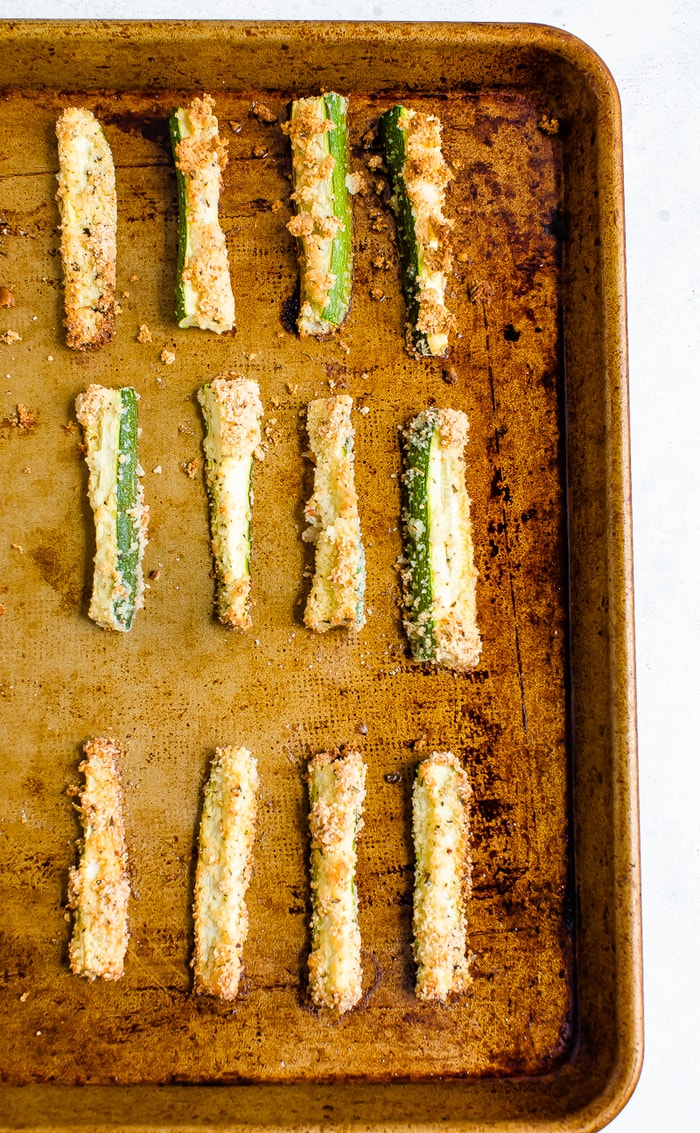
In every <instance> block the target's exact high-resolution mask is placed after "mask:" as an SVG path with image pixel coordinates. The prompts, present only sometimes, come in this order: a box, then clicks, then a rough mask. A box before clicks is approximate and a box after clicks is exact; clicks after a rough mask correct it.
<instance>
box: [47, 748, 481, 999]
mask: <svg viewBox="0 0 700 1133" xmlns="http://www.w3.org/2000/svg"><path fill="white" fill-rule="evenodd" d="M85 757H86V758H85V760H84V761H83V762H82V763H81V765H80V770H81V771H83V772H84V776H85V783H84V787H83V789H82V791H80V796H79V806H78V810H79V813H80V817H81V821H82V825H83V830H84V833H83V838H82V842H81V853H80V861H79V864H78V866H77V867H75V868H73V869H71V870H70V880H69V894H68V904H69V907H70V908H71V909H72V910H73V916H74V921H73V934H72V938H71V942H70V947H69V960H70V966H71V969H72V971H73V972H74V973H75V974H76V975H80V976H85V977H86V978H87V979H89V980H95V979H97V978H102V979H108V980H115V979H119V978H120V977H121V976H122V975H123V972H124V960H125V956H126V950H127V945H128V941H129V929H128V902H129V892H130V890H129V876H128V854H127V848H126V839H125V834H124V818H123V813H122V798H121V785H120V775H119V750H118V747H117V745H116V744H115V743H114V741H112V740H110V739H92V740H89V741H88V742H87V743H86V744H85ZM366 772H367V768H366V766H365V764H364V762H363V760H362V757H361V755H360V753H359V752H357V751H352V750H348V749H345V750H343V751H332V752H321V753H320V754H318V755H316V756H314V757H313V759H311V761H310V763H309V767H308V794H309V829H310V835H311V863H310V864H311V902H312V916H311V925H310V934H311V952H310V955H309V959H308V977H309V996H310V999H311V1002H312V1003H313V1004H314V1005H315V1006H316V1007H319V1008H330V1009H333V1010H335V1011H336V1012H338V1013H339V1014H343V1013H344V1012H346V1011H349V1010H350V1009H351V1008H352V1007H355V1006H356V1005H357V1004H358V1003H359V1002H360V999H361V998H362V964H361V938H360V928H359V923H358V892H357V884H356V867H357V836H358V834H359V832H360V830H361V829H362V826H363V821H362V811H363V805H364V799H365V779H366ZM257 793H258V770H257V762H256V760H255V757H254V756H253V755H252V754H251V753H250V752H249V751H248V750H247V749H246V748H244V747H223V748H217V750H216V755H215V757H214V759H213V761H212V765H211V770H210V774H209V779H208V782H207V784H206V786H205V788H204V805H203V809H202V817H201V822H200V828H199V853H198V859H197V868H196V875H195V886H194V930H195V947H194V960H193V967H194V982H195V991H196V992H198V993H200V994H207V995H213V996H216V997H218V998H220V999H225V1000H232V999H235V998H236V996H237V994H238V989H239V985H240V979H241V971H242V958H243V949H244V945H245V941H246V937H247V935H248V910H247V906H246V892H247V889H248V885H249V882H250V878H251V871H252V855H253V844H254V840H255V827H256V814H257ZM470 795H471V790H470V787H469V783H468V780H467V775H466V773H465V771H464V770H463V768H462V766H461V764H460V762H459V760H458V759H457V758H456V757H455V756H454V755H453V754H452V752H434V753H433V754H432V755H431V756H430V757H429V758H428V759H425V760H424V761H423V762H422V763H421V764H420V765H419V767H418V770H417V774H416V779H415V783H414V787H413V841H414V852H415V884H414V900H413V933H414V940H413V953H414V958H415V963H416V995H417V996H418V998H419V999H422V1000H437V1001H440V1002H445V1001H446V1000H448V999H449V997H450V996H452V995H454V994H457V993H459V992H462V991H464V990H465V988H466V987H467V986H468V984H469V982H470V973H469V958H468V955H467V935H466V934H467V919H466V905H465V902H466V899H467V896H468V893H469V887H470V854H469V800H470Z"/></svg>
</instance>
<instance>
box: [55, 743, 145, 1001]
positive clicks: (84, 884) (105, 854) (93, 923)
mask: <svg viewBox="0 0 700 1133" xmlns="http://www.w3.org/2000/svg"><path fill="white" fill-rule="evenodd" d="M84 751H85V755H86V758H85V759H84V760H83V762H82V763H81V764H80V767H79V770H80V771H82V772H84V773H85V786H84V788H83V789H82V791H81V792H80V805H79V807H78V811H79V814H80V819H81V822H82V824H83V831H84V834H83V838H82V842H81V843H80V845H81V851H80V864H79V865H78V866H74V867H72V868H71V869H70V870H69V871H68V908H69V909H72V910H73V914H74V921H73V935H72V938H71V941H70V945H69V948H68V957H69V960H70V967H71V971H72V972H74V973H75V974H76V976H85V977H86V979H88V980H95V979H97V978H98V977H99V978H101V979H105V980H118V979H119V978H120V977H121V976H122V975H123V974H124V957H125V955H126V947H127V944H128V943H129V926H128V919H127V914H128V905H129V893H130V888H129V875H128V873H127V862H128V854H127V850H126V840H125V837H124V818H123V815H122V791H121V782H120V778H119V748H118V747H117V745H116V744H115V743H114V741H113V740H109V739H91V740H88V741H87V743H85V744H84Z"/></svg>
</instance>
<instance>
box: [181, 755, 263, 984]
mask: <svg viewBox="0 0 700 1133" xmlns="http://www.w3.org/2000/svg"><path fill="white" fill-rule="evenodd" d="M257 790H258V768H257V763H256V761H255V759H254V757H253V756H252V755H251V753H250V752H249V751H248V750H247V749H246V748H244V747H221V748H220V747H218V748H217V749H216V755H215V757H214V760H213V762H212V767H211V772H210V774H209V781H208V783H207V785H206V787H205V788H204V808H203V810H202V821H201V825H200V828H199V857H198V860H197V872H196V877H195V888H194V933H195V953H194V975H195V989H196V991H197V992H199V993H200V994H204V995H216V996H218V998H219V999H235V998H236V995H237V994H238V984H239V982H240V978H241V956H242V953H243V945H244V944H245V940H246V937H247V935H248V909H247V907H246V903H245V895H246V890H247V889H248V884H249V882H250V875H251V869H252V867H251V856H252V852H253V842H254V840H255V819H256V812H257Z"/></svg>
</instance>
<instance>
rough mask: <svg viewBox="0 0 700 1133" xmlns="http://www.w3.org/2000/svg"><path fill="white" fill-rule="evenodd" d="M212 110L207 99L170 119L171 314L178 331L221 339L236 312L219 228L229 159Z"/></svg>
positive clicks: (231, 328)
mask: <svg viewBox="0 0 700 1133" xmlns="http://www.w3.org/2000/svg"><path fill="white" fill-rule="evenodd" d="M213 107H214V101H213V99H212V98H211V97H210V96H209V95H208V94H205V95H204V96H203V97H202V98H194V99H192V102H191V103H190V105H189V106H184V107H183V106H180V107H177V108H176V109H175V110H173V111H172V113H171V115H170V136H171V140H172V145H173V154H174V157H175V170H176V173H177V197H178V208H179V219H178V252H177V287H176V303H175V314H176V318H177V321H178V324H179V325H180V326H181V327H200V328H201V329H202V330H213V331H215V332H216V333H217V334H221V333H222V332H223V331H227V330H233V327H234V326H235V324H236V309H235V303H234V299H233V291H232V289H231V277H230V275H229V266H228V254H227V252H226V238H225V236H224V234H223V232H222V230H221V225H220V224H219V193H220V190H221V175H222V173H223V171H224V169H225V168H226V164H227V162H228V156H227V152H226V145H225V143H224V142H222V141H221V139H220V137H219V123H218V120H217V118H216V116H215V114H214V113H213Z"/></svg>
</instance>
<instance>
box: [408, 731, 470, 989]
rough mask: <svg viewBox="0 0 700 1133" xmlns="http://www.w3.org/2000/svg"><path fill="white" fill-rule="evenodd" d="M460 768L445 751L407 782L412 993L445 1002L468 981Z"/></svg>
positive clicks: (465, 814)
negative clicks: (411, 782) (410, 783)
mask: <svg viewBox="0 0 700 1133" xmlns="http://www.w3.org/2000/svg"><path fill="white" fill-rule="evenodd" d="M470 797H471V788H470V786H469V781H468V779H467V776H466V773H465V771H464V770H463V769H462V766H461V764H460V762H459V760H458V759H457V758H456V757H455V756H454V755H453V754H452V752H451V751H436V752H433V754H432V755H431V756H430V758H429V759H425V760H424V761H423V762H422V763H421V764H420V765H419V767H418V773H417V775H416V780H415V783H414V785H413V843H414V848H415V856H416V874H415V889H414V895H413V952H414V957H415V961H416V967H417V972H416V995H417V996H418V998H419V999H423V1000H430V999H436V1000H440V1001H441V1002H443V1003H444V1002H445V1000H446V999H447V997H448V996H449V995H450V993H452V992H460V991H464V989H465V988H466V987H467V986H468V985H469V983H470V982H471V976H470V973H469V960H468V958H467V955H466V947H467V935H466V934H467V919H466V913H465V898H466V896H467V892H468V888H469V884H470V879H471V866H470V859H469V799H470Z"/></svg>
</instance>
